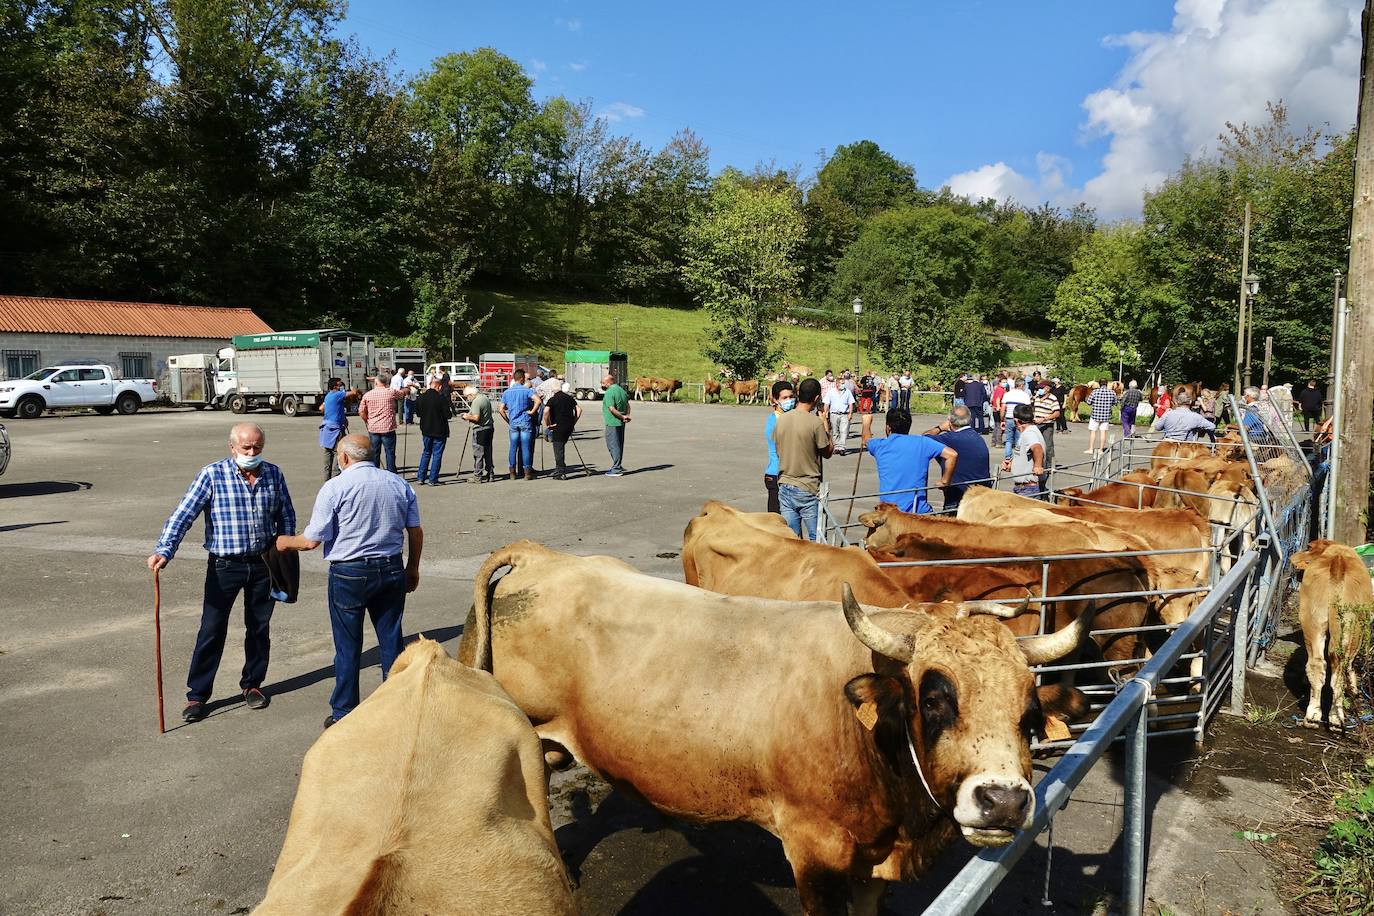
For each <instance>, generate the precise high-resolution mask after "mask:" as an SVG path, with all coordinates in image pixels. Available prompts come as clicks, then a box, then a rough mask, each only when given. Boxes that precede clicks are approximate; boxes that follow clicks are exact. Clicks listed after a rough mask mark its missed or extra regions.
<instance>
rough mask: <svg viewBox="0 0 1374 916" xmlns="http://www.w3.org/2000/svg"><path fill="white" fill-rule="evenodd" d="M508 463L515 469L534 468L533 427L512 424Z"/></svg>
mask: <svg viewBox="0 0 1374 916" xmlns="http://www.w3.org/2000/svg"><path fill="white" fill-rule="evenodd" d="M506 464H507V465H509V467H510V468H511V470H514V471H528V470H533V469H534V428H533V427H531V426H512V427H511V428H510V454H509V457H508V458H507V460H506Z"/></svg>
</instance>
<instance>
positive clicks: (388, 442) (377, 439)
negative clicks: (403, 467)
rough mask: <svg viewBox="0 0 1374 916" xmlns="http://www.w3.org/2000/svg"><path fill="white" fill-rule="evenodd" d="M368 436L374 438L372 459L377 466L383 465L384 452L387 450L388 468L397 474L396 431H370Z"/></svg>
mask: <svg viewBox="0 0 1374 916" xmlns="http://www.w3.org/2000/svg"><path fill="white" fill-rule="evenodd" d="M367 438H369V439H371V440H372V460H373V462H374V463H375V464H376V465H377V467H381V466H382V452H383V451H385V452H386V469H387V470H388V471H390V472H391V473H393V474H395V473H397V471H396V433H394V432H389V433H368V434H367Z"/></svg>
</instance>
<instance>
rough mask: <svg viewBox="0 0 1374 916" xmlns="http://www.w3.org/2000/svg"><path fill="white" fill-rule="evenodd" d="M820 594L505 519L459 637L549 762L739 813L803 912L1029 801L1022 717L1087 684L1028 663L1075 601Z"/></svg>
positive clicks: (1032, 718)
mask: <svg viewBox="0 0 1374 916" xmlns="http://www.w3.org/2000/svg"><path fill="white" fill-rule="evenodd" d="M505 566H509V567H511V571H510V572H509V573H507V574H506V575H505V576H504V577H503V578H502V579H501V580H500V581H499V582H497V583H496V584H495V585H494V586H492V585H491V584H490V580H491V577H492V575H493V574H495V573H496V572H497V571H498V570H500V569H501V568H502V567H505ZM836 597H837V598H842V601H813V602H793V601H772V600H767V599H761V598H741V597H726V596H722V595H715V594H712V593H710V592H705V591H702V590H701V589H697V588H692V587H691V586H689V585H684V584H682V583H679V582H671V581H668V580H666V579H658V578H655V577H652V576H647V575H644V574H643V573H640V572H638V571H636V570H635V569H633V568H631V567H630V566H628V565H626V564H624V563H622V562H620V561H619V560H616V559H613V558H611V557H574V556H568V555H566V554H561V553H558V552H555V551H553V550H550V549H548V548H547V547H543V546H541V545H539V544H535V543H533V542H530V541H520V542H517V543H515V544H511V545H509V546H506V547H503V548H501V549H499V550H497V551H496V552H495V553H493V554H492V555H491V557H490V558H488V559H487V561H486V563H484V564H483V566H482V568H481V569H480V570H479V571H478V573H477V576H476V582H475V594H474V607H473V610H472V613H471V614H470V615H469V617H468V625H467V627H466V628H465V629H464V633H463V643H462V647H461V649H460V659H461V660H463V661H465V662H468V663H470V664H475V665H476V666H477V667H482V668H487V669H490V670H491V671H492V672H493V674H494V675H495V677H496V679H497V681H498V682H499V683H500V684H501V686H502V687H503V688H504V689H505V690H506V692H507V693H509V695H510V696H511V698H512V699H513V700H514V701H515V703H516V705H518V706H519V707H520V708H521V709H522V710H524V711H525V713H526V714H527V715H528V716H529V717H530V721H531V722H532V723H533V724H534V727H535V731H536V732H538V733H539V735H540V737H541V738H543V739H544V741H545V747H546V749H547V752H546V759H548V760H549V761H550V763H553V764H555V765H556V764H558V763H565V762H567V754H569V753H571V755H572V756H574V757H576V758H577V759H578V760H580V761H582V762H583V763H584V764H586V765H587V766H588V767H589V768H590V769H592V770H593V771H594V772H595V773H597V774H598V775H600V776H601V777H602V778H604V779H606V780H607V781H608V782H610V783H611V784H612V785H614V786H617V787H619V788H622V789H625V790H628V791H630V792H631V793H633V794H635V795H637V796H639V797H641V798H643V799H645V800H647V801H648V802H650V803H651V804H653V805H654V806H655V807H657V808H659V809H660V810H662V811H665V812H668V813H670V814H673V815H676V816H678V817H683V818H687V819H689V820H695V821H700V822H711V821H723V820H742V821H748V822H751V823H754V824H757V825H759V826H761V827H763V828H764V829H766V830H768V831H770V832H772V833H773V834H774V835H775V836H777V837H778V838H779V839H780V840H781V841H782V844H783V849H784V851H785V853H786V855H787V858H788V861H789V862H790V863H791V864H792V868H793V872H794V874H795V877H796V882H797V890H798V892H799V894H800V896H801V903H802V909H803V911H804V912H805V913H807V914H808V916H832V914H833V916H839V914H842V913H844V912H845V908H846V901H848V900H851V899H852V901H853V903H854V910H853V911H854V912H855V913H862V914H868V916H872V914H874V913H876V912H877V909H878V906H879V904H880V901H881V899H882V894H883V889H884V887H885V882H886V881H888V880H894V879H903V878H915V877H919V876H920V875H921V874H923V873H924V872H925V871H927V870H928V869H929V868H930V866H931V863H932V862H933V860H934V859H935V857H936V856H937V855H938V854H939V853H940V852H941V851H942V850H943V849H944V848H945V847H946V846H948V845H949V844H950V843H951V842H953V841H954V840H955V839H956V838H957V837H958V836H959V835H960V834H962V835H963V836H964V837H965V838H966V839H967V840H969V841H970V842H972V843H974V844H975V845H979V846H1000V845H1004V844H1006V843H1008V842H1010V841H1011V839H1012V836H1013V832H1014V831H1015V830H1017V829H1020V828H1022V827H1024V826H1025V825H1026V824H1028V823H1029V822H1030V819H1031V817H1032V815H1033V813H1034V808H1035V795H1034V793H1033V792H1032V790H1031V784H1030V776H1031V766H1030V739H1031V737H1032V736H1033V735H1035V734H1036V733H1038V732H1040V731H1041V729H1042V723H1043V715H1044V714H1045V713H1052V714H1053V713H1059V714H1064V713H1066V712H1067V713H1069V714H1070V715H1073V714H1081V713H1082V712H1083V711H1084V710H1085V708H1086V703H1085V700H1084V698H1083V695H1082V694H1081V693H1078V692H1077V691H1074V690H1071V689H1070V690H1065V689H1064V688H1060V687H1040V688H1037V687H1036V685H1035V679H1034V677H1033V676H1032V675H1031V672H1030V669H1029V667H1028V666H1027V665H1028V662H1029V663H1039V662H1045V661H1048V660H1050V659H1053V658H1058V657H1060V656H1062V655H1065V654H1067V653H1068V652H1069V651H1070V650H1072V649H1073V648H1074V647H1075V646H1076V645H1077V643H1078V642H1079V640H1080V639H1081V638H1082V635H1083V632H1084V629H1085V626H1086V625H1087V624H1088V620H1087V619H1086V618H1080V619H1079V621H1078V622H1077V623H1076V624H1075V625H1074V626H1073V627H1071V628H1069V629H1068V630H1064V631H1061V632H1058V633H1053V634H1050V635H1047V636H1039V637H1033V638H1031V639H1027V640H1023V641H1021V642H1020V643H1019V644H1018V643H1017V641H1016V640H1015V639H1014V638H1013V637H1012V635H1011V633H1010V632H1008V631H1007V629H1006V628H1005V627H1003V626H1002V625H1001V624H1000V623H999V622H998V621H997V620H996V619H995V618H993V617H990V616H980V611H981V610H982V609H983V608H982V606H980V605H979V604H977V603H966V604H962V605H958V606H956V608H955V609H954V613H953V614H952V615H950V614H946V615H945V616H943V617H941V616H936V615H935V614H932V613H925V612H923V611H922V610H914V611H912V610H884V609H880V608H873V609H865V608H864V607H862V606H860V605H859V604H858V602H856V601H855V600H854V597H853V594H852V592H850V590H849V589H848V587H845V588H844V589H843V594H842V595H841V596H836ZM946 610H949V609H948V608H946ZM666 672H671V676H665V673H666Z"/></svg>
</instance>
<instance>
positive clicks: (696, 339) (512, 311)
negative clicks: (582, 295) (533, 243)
mask: <svg viewBox="0 0 1374 916" xmlns="http://www.w3.org/2000/svg"><path fill="white" fill-rule="evenodd" d="M468 298H469V301H470V302H471V303H472V306H473V311H474V312H475V313H476V314H478V315H481V314H485V313H486V311H487V309H491V310H492V316H491V318H490V319H489V320H488V321H487V323H486V324H484V325H483V326H482V327H481V328H480V329H479V330H478V331H477V333H476V334H474V335H472V336H471V337H469V338H467V339H466V340H461V339H460V340H459V342H458V358H459V359H462V358H463V357H464V356H471V357H472V358H473V359H476V358H477V356H478V354H479V353H488V352H518V353H525V352H532V353H538V354H539V360H540V362H542V363H543V364H544V365H546V366H551V367H553V368H555V369H562V368H563V352H564V351H565V350H577V349H589V350H601V349H605V350H609V349H612V348H613V347H614V346H615V337H616V330H615V327H616V320H617V319H619V322H620V349H621V350H624V351H625V352H626V353H627V354H629V357H630V376H631V377H634V376H636V375H654V376H659V377H663V378H678V379H682V380H684V381H693V382H699V381H701V380H702V379H703V378H705V377H706V376H707V375H711V374H713V372H714V368H715V367H714V366H713V365H712V364H711V362H710V361H709V360H708V359H706V357H704V356H702V355H701V347H702V344H703V343H704V342H705V340H706V324H707V321H706V312H705V311H704V310H702V309H693V310H687V309H675V308H661V307H659V308H655V307H649V306H642V305H629V304H623V303H608V302H581V301H578V300H576V299H564V298H534V297H530V296H523V295H514V294H509V293H496V292H485V291H478V292H472V293H469V295H468ZM778 337H779V339H780V340H781V341H782V343H783V353H784V357H783V358H784V359H787V360H790V361H791V362H792V363H794V364H798V365H803V366H808V367H810V368H811V370H812V371H813V372H815V373H816V374H820V373H822V372H824V371H825V370H826V369H827V368H831V369H835V370H836V371H839V370H841V369H844V368H846V367H847V366H849V365H850V364H851V363H852V362H853V360H854V337H853V332H852V331H851V332H849V333H845V332H843V331H827V330H817V329H814V328H799V327H794V326H791V325H779V326H778ZM863 359H864V364H865V365H877V360H876V359H873V358H872V357H870V356H869V355H868V353H867V352H865V353H864V354H863Z"/></svg>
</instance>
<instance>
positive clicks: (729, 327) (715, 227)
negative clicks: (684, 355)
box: [683, 170, 803, 378]
mask: <svg viewBox="0 0 1374 916" xmlns="http://www.w3.org/2000/svg"><path fill="white" fill-rule="evenodd" d="M802 233H803V227H802V221H801V215H800V214H799V213H798V212H797V209H796V207H795V205H794V201H793V200H792V195H791V194H790V193H789V191H788V190H786V189H783V188H777V187H771V186H768V185H767V184H765V185H763V186H759V185H751V184H749V183H747V182H746V181H745V180H744V179H743V176H741V175H740V174H739V173H738V172H735V171H733V170H727V171H726V172H724V173H723V174H722V175H721V176H720V177H719V178H717V179H716V181H715V184H714V185H713V187H712V189H711V194H710V197H709V198H708V199H707V202H706V206H705V207H704V208H703V209H702V211H701V212H700V213H699V215H698V216H697V218H696V219H694V220H693V222H692V223H691V225H689V226H688V229H687V260H686V264H685V265H684V267H683V280H684V281H685V282H686V284H687V287H688V289H690V290H691V291H692V292H693V294H694V295H695V296H696V298H697V299H698V300H699V301H700V302H701V303H702V304H703V305H705V306H706V309H707V311H708V312H709V313H710V316H711V324H710V327H709V329H708V331H707V334H708V340H707V343H706V345H705V346H704V347H703V348H702V352H703V353H705V354H706V356H707V357H708V358H709V359H712V360H714V361H716V362H718V363H720V364H721V365H723V366H725V367H726V368H727V369H729V370H730V371H731V372H733V373H735V374H736V375H738V376H740V377H742V378H753V377H755V376H757V375H758V373H759V372H761V371H763V370H764V369H766V368H767V367H769V366H772V365H774V364H775V363H776V362H777V360H778V358H779V356H780V355H781V348H780V347H779V346H778V345H777V342H776V339H775V330H774V319H775V318H776V317H777V316H778V315H779V314H780V313H781V312H782V311H783V309H784V308H785V306H786V305H787V303H788V302H789V301H790V300H791V299H792V297H794V296H795V295H796V292H797V284H798V277H799V274H800V268H799V267H798V265H797V263H796V252H797V249H798V247H799V246H800V245H801V241H802Z"/></svg>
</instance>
